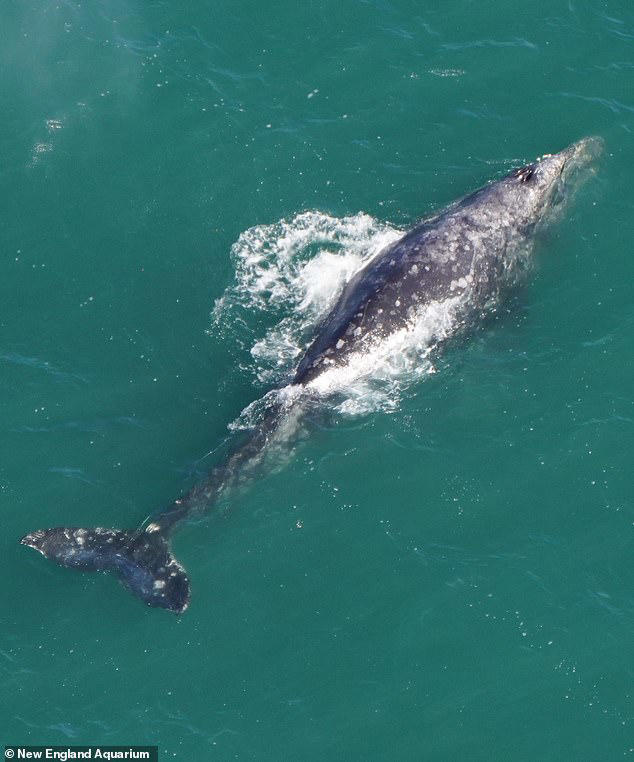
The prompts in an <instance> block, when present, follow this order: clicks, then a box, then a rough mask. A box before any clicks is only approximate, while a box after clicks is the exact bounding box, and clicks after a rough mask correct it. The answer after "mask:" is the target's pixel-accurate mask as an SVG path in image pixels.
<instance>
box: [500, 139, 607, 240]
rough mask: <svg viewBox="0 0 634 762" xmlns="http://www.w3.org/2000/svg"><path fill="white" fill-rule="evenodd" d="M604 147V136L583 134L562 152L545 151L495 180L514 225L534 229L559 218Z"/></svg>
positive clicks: (529, 230)
mask: <svg viewBox="0 0 634 762" xmlns="http://www.w3.org/2000/svg"><path fill="white" fill-rule="evenodd" d="M602 148H603V141H602V140H601V138H597V137H590V138H584V139H583V140H580V141H578V142H577V143H573V144H572V145H571V146H569V147H568V148H566V149H565V150H563V151H560V152H559V153H554V154H546V155H545V156H542V157H540V158H539V159H537V160H536V161H535V162H533V163H532V164H527V165H526V166H523V167H519V168H518V169H514V170H513V171H512V172H511V173H510V174H509V175H507V176H506V177H504V178H503V179H502V180H500V181H499V182H498V183H496V185H495V186H494V187H495V188H496V193H497V195H498V199H499V201H500V202H501V203H502V204H503V206H504V207H505V208H506V211H507V214H508V216H509V217H510V218H511V219H512V221H513V223H514V225H515V226H516V227H517V228H519V229H520V230H521V229H524V230H526V231H527V232H533V231H534V230H535V228H536V227H541V226H542V225H545V224H549V223H551V222H553V221H555V220H556V219H558V218H559V217H560V216H561V212H562V211H563V209H564V208H565V206H566V205H567V202H568V201H569V200H570V199H571V197H572V195H573V194H574V192H575V191H576V190H577V188H578V187H579V186H580V185H581V183H582V182H583V181H584V180H585V179H586V178H587V177H588V176H589V175H590V174H592V167H593V164H594V162H595V160H596V159H597V158H598V157H599V156H600V154H601V151H602Z"/></svg>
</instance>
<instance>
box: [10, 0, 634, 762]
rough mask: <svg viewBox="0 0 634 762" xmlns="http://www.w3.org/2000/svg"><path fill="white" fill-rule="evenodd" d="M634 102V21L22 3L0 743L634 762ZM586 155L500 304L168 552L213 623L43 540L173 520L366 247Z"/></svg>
mask: <svg viewBox="0 0 634 762" xmlns="http://www.w3.org/2000/svg"><path fill="white" fill-rule="evenodd" d="M633 82H634V4H632V2H631V0H548V2H545V1H543V0H535V1H534V2H526V1H525V0H521V1H520V0H505V2H502V0H479V1H478V2H475V1H474V0H447V1H446V2H443V3H437V2H431V1H430V0H417V1H415V0H364V1H362V0H358V1H355V0H336V1H333V0H320V1H318V0H306V1H305V2H289V0H282V1H281V2H259V3H258V2H254V1H253V0H252V1H251V2H244V1H240V0H234V2H227V1H223V0H220V1H219V2H215V3H210V2H201V1H200V0H190V2H187V3H179V2H174V1H173V0H163V1H162V2H155V1H154V0H105V1H104V2H76V1H75V0H60V1H59V2H44V1H43V0H39V1H38V2H35V1H34V0H4V2H3V3H2V4H1V6H0V114H1V116H0V124H1V129H0V204H1V205H0V209H1V214H0V510H1V511H2V531H1V532H0V580H1V583H0V604H1V610H2V626H1V628H0V736H1V737H0V744H5V743H14V744H20V743H22V744H57V745H67V744H97V743H101V744H111V745H115V744H125V745H129V744H156V745H158V746H159V749H160V759H162V760H165V759H176V760H182V761H183V762H190V761H191V762H198V761H199V760H200V761H201V762H202V761H206V760H271V761H272V762H278V761H280V760H306V761H309V760H315V761H317V760H364V761H365V760H433V761H435V760H448V761H449V760H514V761H515V760H527V761H528V760H540V761H544V762H545V761H546V760H553V761H554V760H557V761H559V760H588V761H593V760H621V759H623V758H625V759H628V758H632V757H634V565H633V549H634V490H633V487H634V485H633V466H634V463H633V445H634V363H633V358H634V296H633V291H634V285H633V284H634V246H633V243H632V241H633V240H634V173H633V170H634V87H633ZM588 135H598V136H600V137H601V138H603V140H604V141H605V150H604V154H603V156H602V158H601V160H600V162H599V164H598V166H597V173H596V175H595V176H594V177H593V178H592V179H591V180H590V181H589V182H588V183H587V184H586V185H585V186H584V188H583V189H582V190H581V192H580V193H579V194H578V196H577V198H576V200H575V202H574V204H573V206H571V207H570V209H569V211H568V213H567V215H566V218H565V219H564V221H563V222H562V223H561V224H559V225H558V226H557V227H556V228H555V229H554V230H552V231H551V232H550V233H549V234H548V235H547V236H546V237H545V238H544V240H541V241H540V242H539V245H538V251H537V255H536V267H535V270H534V272H533V273H532V274H531V276H530V278H529V280H528V282H527V283H526V284H525V285H524V286H523V287H522V288H520V289H518V290H517V291H516V292H514V293H513V295H512V298H510V299H509V300H508V301H507V302H505V303H504V304H503V305H502V306H501V307H500V309H499V310H498V311H497V313H496V314H495V315H492V316H491V317H490V318H489V319H488V320H486V321H484V322H483V323H481V324H479V325H477V326H474V327H473V329H472V330H471V331H470V332H468V333H467V334H465V335H463V336H461V337H460V338H459V339H458V340H457V341H455V342H453V343H452V342H450V343H448V344H447V345H446V347H445V348H444V350H443V351H442V352H438V353H435V354H433V355H430V356H429V357H428V358H427V359H426V360H425V361H422V360H421V363H420V364H416V363H412V362H411V357H410V356H409V355H407V353H405V354H404V355H403V357H404V361H403V362H404V367H403V368H399V367H398V363H396V364H395V363H393V362H392V364H389V363H388V364H387V365H386V364H385V363H383V365H381V363H377V368H376V370H377V374H378V375H377V379H372V383H368V384H366V385H365V386H363V385H361V386H355V387H354V388H350V389H349V390H348V392H347V394H346V395H344V398H342V399H341V400H340V403H339V404H337V405H336V406H334V407H333V409H332V410H331V415H330V416H328V417H326V418H325V419H320V420H315V421H314V422H312V424H311V435H310V437H309V438H308V439H307V441H305V442H304V443H302V444H301V446H298V448H297V450H296V452H295V453H294V455H293V457H292V458H291V459H290V461H289V462H287V463H285V464H280V468H279V469H277V470H274V471H273V472H269V473H267V474H263V475H262V478H261V479H259V480H258V481H257V482H256V483H254V484H253V485H252V486H251V487H250V489H248V490H246V491H244V492H242V493H240V494H239V495H236V496H235V499H233V500H229V501H228V504H227V505H226V506H222V508H221V510H219V511H217V512H215V513H213V512H212V513H211V514H210V515H209V516H207V517H202V518H199V519H198V520H197V521H196V522H194V523H190V524H188V525H187V526H185V527H183V529H182V530H181V531H180V532H179V533H178V534H177V535H176V536H175V538H174V544H173V547H174V552H175V553H176V556H177V557H178V558H179V559H180V561H181V562H182V563H183V564H184V565H185V567H186V568H187V570H188V573H189V576H190V579H191V582H192V591H193V592H192V602H191V606H190V608H189V609H188V611H187V612H186V613H185V614H183V615H182V616H175V615H173V614H171V613H169V612H166V611H162V610H156V609H149V608H147V607H145V606H143V605H142V604H141V603H140V602H139V601H138V600H136V599H134V598H133V597H132V596H131V595H129V593H127V592H126V591H124V590H123V589H122V588H121V586H120V585H119V584H118V583H117V581H116V580H114V579H113V578H111V577H109V576H105V575H100V574H93V575H90V574H81V573H77V572H74V571H71V570H67V569H62V568H60V567H57V566H55V565H53V564H51V563H49V562H47V561H45V560H44V559H42V558H41V556H39V555H38V554H36V553H34V552H33V551H32V550H30V549H28V548H25V547H23V546H21V545H20V544H19V538H20V537H21V536H22V535H23V534H25V533H26V532H28V531H31V530H34V529H37V528H40V527H49V526H57V525H68V526H88V527H90V526H96V525H101V526H114V527H134V526H137V525H138V524H140V523H141V522H142V521H143V520H144V519H145V518H146V517H147V516H148V515H150V514H151V513H152V512H153V511H155V510H157V509H160V508H161V506H163V505H167V504H169V503H170V502H171V501H172V500H173V499H174V498H175V497H177V496H178V495H179V494H180V493H182V492H183V491H184V490H185V489H187V488H188V487H189V486H191V485H192V484H193V483H194V482H195V481H196V479H197V478H199V477H200V476H202V475H203V474H204V473H205V471H206V470H207V469H208V468H209V467H210V466H211V465H213V463H215V462H216V461H217V459H218V457H220V456H221V454H222V451H223V448H226V447H227V446H228V445H227V443H226V440H227V437H232V436H235V435H236V433H235V432H234V433H232V429H234V430H235V429H236V428H241V427H244V426H248V425H249V423H250V422H251V419H250V417H249V416H250V415H251V413H252V412H253V409H254V408H253V407H251V408H249V409H248V410H247V412H246V413H244V414H242V415H241V411H243V410H244V409H245V408H246V407H247V406H248V405H249V404H250V403H252V402H253V401H255V400H258V399H260V398H262V397H263V395H265V394H266V392H267V391H268V390H269V389H270V388H272V387H273V386H275V385H277V384H280V383H285V382H287V381H288V379H289V377H290V374H291V373H292V369H293V366H294V364H295V363H296V362H297V359H298V358H297V352H298V351H299V348H300V347H301V346H302V342H304V343H305V342H306V341H308V339H309V336H310V331H311V326H314V324H315V323H316V321H318V318H319V315H322V314H323V312H324V310H326V309H327V307H328V305H329V304H330V303H332V299H333V298H334V296H335V295H336V293H337V292H338V289H340V288H341V286H342V284H343V283H344V282H345V280H346V278H348V277H350V275H351V274H352V273H353V272H354V271H355V269H357V268H358V267H359V266H360V265H361V263H362V262H363V261H365V260H366V259H367V257H368V256H369V255H370V254H371V253H372V252H373V251H376V250H377V249H378V248H380V246H381V245H382V244H384V243H386V242H388V241H390V240H394V238H395V237H397V236H398V235H399V234H400V233H401V232H402V231H403V230H406V229H407V228H408V226H411V225H413V224H414V223H415V222H416V221H417V220H418V219H420V218H421V217H423V216H425V215H429V214H430V213H432V212H433V211H434V210H436V209H440V208H442V207H443V206H444V205H446V204H447V203H449V202H450V201H452V200H454V199H456V198H458V197H460V196H462V195H463V194H465V193H467V192H469V191H471V190H473V189H475V188H477V187H479V186H480V185H482V184H484V183H486V182H487V181H488V180H490V179H495V178H498V177H500V176H502V175H503V174H504V173H506V172H508V171H510V170H511V169H512V168H513V167H515V166H518V165H521V164H522V163H525V162H526V161H530V160H532V159H534V158H535V157H536V156H538V155H541V154H544V153H550V152H555V151H558V150H560V149H562V148H563V147H565V146H566V145H568V144H569V143H571V142H573V141H575V140H578V139H580V138H582V137H584V136H588ZM408 358H409V359H408ZM408 362H409V365H408ZM379 366H381V367H379ZM405 366H406V367H405ZM378 376H380V378H378ZM374 381H376V383H374ZM255 407H256V408H257V403H256V406H255ZM229 425H231V427H232V428H228V426H229ZM237 434H238V435H239V432H237ZM218 448H219V449H218Z"/></svg>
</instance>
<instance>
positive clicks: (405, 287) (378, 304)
mask: <svg viewBox="0 0 634 762" xmlns="http://www.w3.org/2000/svg"><path fill="white" fill-rule="evenodd" d="M599 150H600V141H599V140H597V139H596V138H589V139H586V140H582V141H580V142H579V143H576V144H574V145H572V146H570V147H569V148H567V149H566V150H565V151H562V152H561V153H558V154H554V155H552V156H547V157H542V159H541V160H539V161H537V162H536V163H534V164H529V165H527V166H525V167H522V168H520V169H517V170H514V171H513V172H511V173H510V174H509V175H507V176H506V177H504V178H502V179H501V180H498V181H497V182H494V183H491V184H490V185H487V186H485V187H484V188H481V189H480V190H478V191H476V192H475V193H472V194H471V195H470V196H467V197H466V198H464V199H462V200H461V201H458V202H457V203H455V204H453V205H452V206H450V207H449V208H448V209H446V210H445V211H443V212H441V213H440V214H438V215H436V216H435V217H433V218H431V219H429V220H426V221H424V222H422V223H421V224H419V225H417V226H416V227H415V228H414V229H413V230H411V231H410V232H409V233H407V234H406V235H404V236H403V237H402V238H401V239H400V240H398V241H396V243H394V244H392V245H390V246H388V247H387V248H386V249H384V250H383V251H382V252H381V253H379V254H378V255H377V256H376V257H374V259H372V260H371V261H370V262H369V263H368V264H367V265H366V266H365V267H364V268H363V269H362V270H361V271H359V272H358V273H357V274H356V275H355V276H354V277H353V278H352V279H351V280H350V282H349V283H348V284H347V286H346V287H345V288H344V290H343V292H342V294H341V296H340V297H339V299H338V301H337V303H336V305H335V307H334V308H333V310H332V311H331V313H330V314H329V315H328V317H327V318H326V320H325V321H324V322H323V324H322V326H321V327H320V329H319V331H318V332H317V335H316V337H315V340H314V341H313V343H312V345H311V346H310V347H309V349H308V350H307V351H306V353H305V355H304V356H303V357H302V359H301V360H300V363H299V365H298V367H297V371H296V373H295V376H294V379H293V381H292V383H291V385H290V387H289V389H290V390H291V391H293V390H294V391H297V392H301V391H302V390H303V389H304V388H305V387H306V386H308V385H310V383H311V382H312V381H313V380H314V379H315V378H317V377H318V376H319V375H320V374H321V373H323V372H324V371H326V370H328V369H330V368H332V367H333V366H341V365H345V364H346V363H347V362H348V361H349V359H350V358H351V356H352V355H354V354H357V353H360V352H364V351H365V350H366V349H367V348H368V346H369V344H370V343H371V342H372V341H375V340H376V339H377V338H382V337H385V336H388V335H390V334H391V333H393V332H395V331H397V330H400V329H401V328H403V327H405V326H407V325H408V324H411V323H412V322H414V321H415V319H416V314H417V311H418V310H419V309H420V308H421V307H424V306H425V305H429V304H430V303H431V302H434V301H444V300H447V299H450V298H452V297H456V300H455V301H456V302H457V303H458V304H459V305H460V310H461V311H462V315H463V317H465V318H467V317H468V316H469V315H470V314H473V313H474V312H481V311H483V310H484V309H485V308H486V307H487V306H488V305H489V304H493V303H495V302H496V301H497V298H498V296H499V293H500V291H501V289H503V288H504V287H505V286H506V285H507V284H509V283H510V282H513V281H514V279H515V278H516V277H517V274H518V272H520V271H521V269H522V267H523V266H524V265H525V264H526V262H527V261H528V258H529V255H530V252H531V248H532V241H533V236H534V233H535V231H536V229H537V228H539V227H541V226H543V225H545V224H547V223H549V222H551V221H552V220H553V219H555V218H556V217H557V216H558V214H557V209H559V210H560V209H561V208H562V204H561V203H559V202H560V201H561V200H562V199H563V196H564V192H565V195H566V196H568V195H569V191H570V189H571V187H572V185H573V180H574V179H575V176H579V175H580V170H581V169H583V168H584V167H585V166H586V165H587V164H588V163H589V161H590V160H591V159H592V158H594V157H595V156H596V155H597V154H598V152H599ZM294 398H295V399H298V398H300V399H301V398H302V395H301V394H299V395H295V397H294ZM298 417H299V407H298V405H297V404H295V403H294V404H291V405H290V406H285V405H284V404H283V402H277V403H276V404H274V405H273V408H272V409H271V410H270V411H269V413H268V414H267V415H266V416H265V417H264V420H263V421H262V423H261V425H260V426H259V427H258V428H257V429H256V430H255V431H254V432H252V434H251V436H250V437H249V438H248V439H247V440H246V441H245V442H242V443H240V444H239V446H237V447H236V448H235V449H234V451H233V453H232V454H231V455H230V456H229V457H228V458H227V459H226V461H225V462H224V463H222V464H221V465H219V466H217V467H216V468H214V469H213V470H212V471H211V472H210V473H209V475H208V476H207V478H206V479H205V480H203V481H202V482H201V483H200V484H198V485H197V486H196V487H194V488H193V489H192V490H191V491H190V492H188V493H187V494H186V495H184V496H183V497H181V498H179V499H177V500H175V501H174V502H173V503H172V504H171V505H170V506H168V508H167V509H166V510H164V511H162V512H160V513H159V514H158V515H157V516H156V517H155V518H154V520H153V521H151V522H150V523H149V524H147V525H146V526H143V527H141V528H140V529H137V530H114V529H103V528H99V527H98V528H93V529H83V528H77V527H74V528H73V527H55V528H52V529H40V530H37V531H35V532H31V533H30V534H27V535H25V537H23V538H22V540H21V542H22V543H23V544H24V545H28V546H29V547H32V548H35V549H36V550H38V551H39V552H40V553H42V555H44V556H45V557H46V558H50V559H51V560H54V561H56V562H57V563H59V564H61V565H62V566H68V567H71V568H79V569H84V570H93V571H112V572H114V573H115V574H116V575H117V576H118V577H119V578H120V579H121V581H122V582H123V583H124V585H125V586H126V587H127V588H128V589H129V590H130V591H131V592H132V593H133V594H135V595H137V596H138V597H139V598H141V599H142V600H143V601H144V602H145V603H147V604H148V605H150V606H156V607H160V608H165V609H169V610H171V611H175V612H179V613H180V612H182V611H184V610H185V609H186V608H187V605H188V603H189V599H190V587H189V580H188V578H187V575H186V573H185V570H184V569H183V567H182V566H181V565H180V564H179V563H178V561H176V559H175V558H174V557H173V555H172V553H171V551H170V548H169V537H170V535H171V533H172V532H173V530H174V528H175V527H176V526H177V525H178V524H179V523H180V522H181V521H182V520H183V519H185V518H186V517H187V516H189V515H191V514H193V513H197V512H200V511H201V510H203V509H204V508H205V507H207V506H209V505H210V504H212V503H213V502H215V501H216V500H217V499H218V498H219V497H220V496H221V495H222V494H223V493H224V492H225V491H226V490H227V489H228V488H230V487H235V486H236V485H237V484H240V483H241V481H242V480H243V479H244V478H245V476H246V475H249V474H251V473H252V472H253V470H254V467H255V466H257V465H258V464H260V463H261V461H262V459H263V457H264V455H265V454H267V453H268V454H269V455H271V452H273V453H276V452H277V451H276V450H275V447H274V445H275V443H276V442H278V443H279V442H280V441H285V440H286V439H287V438H288V437H287V433H288V432H289V431H291V430H293V429H294V428H295V424H296V420H297V418H298Z"/></svg>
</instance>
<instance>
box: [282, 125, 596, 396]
mask: <svg viewBox="0 0 634 762" xmlns="http://www.w3.org/2000/svg"><path fill="white" fill-rule="evenodd" d="M599 149H600V142H599V141H598V139H597V138H589V139H586V140H583V141H580V142H579V143H576V144H574V145H572V146H570V147H569V148H568V149H566V150H565V151H562V152H561V153H558V154H554V155H551V156H546V157H543V158H542V159H540V160H539V161H537V162H535V163H534V164H529V165H527V166H525V167H522V168H520V169H516V170H514V171H513V172H511V173H510V174H509V175H507V176H506V177H504V178H502V179H501V180H498V181H497V182H494V183H491V184H490V185H486V186H485V187H484V188H481V189H480V190H477V191H476V192H475V193H472V194H471V195H469V196H467V197H466V198H464V199H462V200H461V201H458V202H457V203H455V204H453V205H452V206H450V207H449V208H448V209H446V210H445V211H443V212H441V213H440V214H438V215H437V216H435V217H432V218H431V219H429V220H425V221H423V222H421V223H420V224H419V225H417V226H416V227H415V228H413V229H412V230H411V231H410V232H409V233H407V234H406V235H405V236H403V238H401V239H400V240H398V241H396V242H395V243H393V244H392V245H391V246H388V247H387V248H386V249H384V250H383V251H382V252H380V253H379V254H378V255H377V256H376V257H375V258H374V259H372V260H371V261H370V262H369V263H368V264H367V265H366V266H365V267H364V268H363V269H362V270H361V271H359V272H358V273H357V274H356V275H355V276H354V277H353V278H352V279H351V280H350V282H349V283H348V284H347V286H346V287H345V289H344V291H343V293H342V294H341V297H340V298H339V300H338V302H337V304H336V305H335V307H334V309H333V310H332V312H331V313H330V315H329V316H328V317H327V318H326V320H325V322H324V323H323V324H322V326H321V328H320V331H319V333H318V335H317V337H316V338H315V340H314V342H313V344H312V345H311V346H310V348H309V349H308V351H307V352H306V354H305V355H304V357H303V358H302V360H301V362H300V363H299V366H298V368H297V371H296V374H295V378H294V379H293V383H295V384H306V383H309V382H310V381H311V380H312V379H314V378H315V377H316V376H318V375H319V374H320V373H322V372H323V371H324V370H325V369H327V368H329V367H331V366H332V365H342V364H345V363H346V361H347V359H348V358H349V356H350V355H351V354H354V353H356V352H358V351H359V350H360V349H361V348H362V347H363V344H364V343H365V342H366V339H367V337H368V336H371V337H372V338H373V339H374V338H375V337H382V336H386V335H389V334H390V333H393V332H394V331H395V330H398V329H400V328H402V327H404V326H405V325H407V324H408V322H411V320H412V319H413V318H414V317H415V314H416V311H417V310H418V309H419V308H420V306H421V305H422V304H427V303H429V302H430V301H441V300H444V299H447V298H449V297H453V296H456V297H460V296H464V300H463V301H464V308H465V311H470V310H474V309H475V310H477V309H478V308H482V307H484V306H485V305H486V304H487V303H491V302H494V301H495V299H496V298H497V296H498V294H499V292H500V290H501V289H503V288H504V287H505V286H506V285H508V284H509V283H510V282H511V281H513V279H514V278H515V277H516V276H517V274H518V271H519V270H521V269H522V267H523V266H524V265H525V264H526V263H527V260H528V257H529V255H530V253H531V250H532V245H533V241H534V235H535V232H536V229H537V228H538V227H543V226H544V225H546V224H548V223H550V222H552V221H553V218H555V217H556V216H557V214H556V206H557V204H556V202H559V201H561V200H562V198H563V194H564V192H566V193H570V190H571V188H570V186H571V182H570V181H571V179H572V177H571V175H572V174H574V173H578V171H579V169H581V167H582V166H583V165H585V164H587V162H588V161H589V160H590V159H591V158H592V157H593V156H595V155H596V154H597V152H598V150H599Z"/></svg>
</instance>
